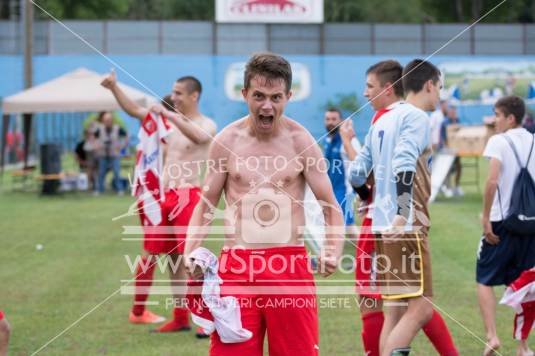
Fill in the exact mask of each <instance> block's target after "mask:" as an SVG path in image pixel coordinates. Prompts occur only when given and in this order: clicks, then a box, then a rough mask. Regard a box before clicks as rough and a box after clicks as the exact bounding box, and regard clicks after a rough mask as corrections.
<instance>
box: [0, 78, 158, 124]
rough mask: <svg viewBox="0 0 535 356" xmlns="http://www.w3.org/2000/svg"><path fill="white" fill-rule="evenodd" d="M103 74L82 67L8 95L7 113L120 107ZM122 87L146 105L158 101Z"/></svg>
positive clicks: (129, 94)
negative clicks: (108, 88)
mask: <svg viewBox="0 0 535 356" xmlns="http://www.w3.org/2000/svg"><path fill="white" fill-rule="evenodd" d="M102 78H103V75H100V74H98V73H96V72H93V71H90V70H88V69H86V68H78V69H76V70H74V71H72V72H69V73H66V74H64V75H62V76H61V77H58V78H56V79H52V80H50V81H48V82H45V83H43V84H40V85H36V86H34V87H31V88H30V89H27V90H24V91H22V92H20V93H17V94H14V95H11V96H8V97H6V98H4V99H3V101H2V111H3V113H4V115H6V114H18V113H21V114H30V113H38V112H88V111H109V110H120V107H119V104H117V101H115V98H114V97H113V95H112V94H111V92H110V91H109V90H107V89H106V88H103V87H102V86H101V85H100V81H101V80H102ZM119 86H120V87H121V89H122V90H123V91H124V92H125V93H126V95H127V96H128V97H129V98H131V99H132V100H133V101H135V102H136V103H138V104H139V105H142V106H145V107H146V106H148V105H149V104H150V103H153V102H155V99H154V97H152V96H149V95H147V94H145V93H143V92H141V91H139V90H137V89H134V88H132V87H129V86H127V85H124V84H119Z"/></svg>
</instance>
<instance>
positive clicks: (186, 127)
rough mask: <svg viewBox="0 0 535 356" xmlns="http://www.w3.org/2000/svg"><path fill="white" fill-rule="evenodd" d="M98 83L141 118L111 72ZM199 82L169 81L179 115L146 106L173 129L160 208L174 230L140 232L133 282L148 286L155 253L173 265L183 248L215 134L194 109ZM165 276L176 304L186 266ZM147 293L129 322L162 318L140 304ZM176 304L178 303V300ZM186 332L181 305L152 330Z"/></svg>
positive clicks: (187, 79)
mask: <svg viewBox="0 0 535 356" xmlns="http://www.w3.org/2000/svg"><path fill="white" fill-rule="evenodd" d="M102 86H104V87H105V88H108V89H110V90H111V92H112V93H113V95H114V96H115V99H116V100H117V102H118V103H119V105H120V106H121V108H122V109H123V110H124V111H125V112H126V113H128V114H129V115H130V116H132V117H135V118H138V119H139V120H141V121H142V122H143V121H144V120H145V118H146V117H147V115H148V113H149V110H148V109H146V108H143V107H141V106H139V105H137V104H136V103H134V102H133V101H132V100H130V99H129V98H128V97H127V96H126V95H125V94H124V92H123V91H122V90H121V89H120V88H119V86H118V85H117V79H116V76H115V73H114V72H112V73H110V74H109V75H108V76H107V77H106V78H105V79H104V80H103V81H102ZM201 91H202V88H201V83H200V82H199V81H198V80H197V79H196V78H194V77H191V76H187V77H182V78H179V79H178V80H177V81H176V82H175V83H174V84H173V92H172V95H171V100H172V102H173V104H174V108H175V109H176V111H177V112H178V113H174V112H171V111H168V110H166V109H165V108H164V107H163V106H161V105H157V106H154V107H153V108H152V109H151V110H153V111H156V112H158V113H162V114H163V115H164V116H165V117H166V118H167V119H168V120H169V121H170V122H171V124H172V128H173V130H172V132H171V134H170V135H169V137H168V139H167V143H166V145H164V160H163V164H164V168H163V186H164V189H165V202H164V203H163V206H162V223H161V226H162V227H163V228H164V229H165V227H167V226H171V227H173V226H174V227H178V230H181V231H178V232H176V231H175V233H173V234H169V233H167V234H166V233H163V234H162V233H151V232H147V231H146V232H145V236H144V246H143V247H144V256H143V259H142V261H141V263H140V264H139V265H138V270H137V272H136V286H137V287H144V289H148V288H150V285H151V283H152V275H153V272H154V267H155V265H156V258H157V255H158V254H162V253H163V254H168V255H169V257H171V259H172V260H173V266H177V265H176V263H177V262H180V261H179V260H181V256H180V255H181V254H182V253H183V251H184V239H185V235H186V234H185V232H184V230H185V229H186V228H185V227H186V226H187V225H188V223H189V220H190V218H191V214H192V213H193V209H194V207H195V205H196V204H197V202H198V201H199V196H200V194H199V192H200V190H199V187H200V185H201V182H200V175H201V169H202V167H203V165H202V164H201V162H204V161H205V160H206V157H207V154H208V147H209V144H210V141H211V140H212V138H213V136H214V135H215V132H216V125H215V123H214V122H213V121H212V120H211V119H209V118H208V117H206V116H204V115H202V114H201V113H200V111H199V99H200V96H201ZM140 218H141V223H142V225H145V224H144V222H145V219H146V216H145V211H143V209H141V210H140ZM169 273H170V278H171V280H172V285H173V286H178V288H174V289H173V294H174V297H175V303H177V302H179V301H182V300H183V298H184V295H183V294H181V293H179V292H178V290H179V289H180V287H184V286H185V282H184V281H185V279H186V270H185V267H184V263H183V262H180V263H179V264H178V268H170V271H169ZM147 298H148V294H147V293H141V292H138V291H136V295H135V302H134V306H133V308H132V312H131V313H130V322H132V323H142V324H145V323H155V322H159V321H161V319H162V318H160V317H158V316H157V315H154V314H153V313H151V312H150V311H148V310H146V309H145V305H144V302H145V301H146V300H147ZM177 304H178V303H177ZM182 330H190V326H189V317H188V310H187V308H185V307H182V306H179V305H177V306H175V308H174V310H173V320H171V321H170V322H168V323H167V324H165V325H163V326H162V327H160V328H158V329H156V330H155V331H157V332H174V331H182Z"/></svg>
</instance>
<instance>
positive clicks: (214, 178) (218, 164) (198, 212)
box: [184, 135, 228, 273]
mask: <svg viewBox="0 0 535 356" xmlns="http://www.w3.org/2000/svg"><path fill="white" fill-rule="evenodd" d="M220 137H221V135H220V136H218V137H216V138H215V139H214V141H213V142H212V144H211V145H210V150H209V153H208V161H209V162H214V165H213V167H212V166H211V167H210V168H209V169H207V172H206V177H205V179H204V185H203V186H204V187H203V189H202V193H201V199H200V200H199V203H198V204H197V206H196V207H195V210H194V212H193V215H192V217H191V220H190V223H189V226H188V233H187V237H186V244H185V248H184V256H185V257H186V264H187V263H188V262H189V257H188V256H189V255H190V254H191V252H192V251H194V250H195V249H196V248H197V247H200V246H201V244H202V240H203V239H204V238H205V237H206V235H207V233H206V231H204V229H206V228H207V227H208V226H210V224H211V222H212V220H213V216H214V214H215V212H214V211H213V207H217V205H218V203H219V199H220V198H221V193H222V192H223V188H224V186H225V182H226V180H227V167H226V164H227V156H228V151H227V150H226V149H225V148H224V145H222V144H220V143H219V142H218V139H219V138H220ZM190 272H191V273H192V272H193V271H191V270H190Z"/></svg>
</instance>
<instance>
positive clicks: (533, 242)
mask: <svg viewBox="0 0 535 356" xmlns="http://www.w3.org/2000/svg"><path fill="white" fill-rule="evenodd" d="M494 112H495V114H496V130H497V132H498V133H500V134H498V135H495V136H493V137H491V138H490V140H489V142H488V143H487V146H486V147H485V151H484V153H483V156H485V157H487V158H488V159H489V173H488V177H487V183H486V184H485V193H484V196H483V217H482V220H481V223H482V226H483V236H482V238H481V242H480V246H479V249H478V258H477V268H476V280H477V283H478V285H477V292H478V299H479V307H480V309H481V315H482V317H483V322H484V324H485V329H486V332H487V345H486V347H485V351H484V355H491V354H493V352H494V350H496V349H498V348H499V347H500V340H499V339H498V336H497V335H496V320H495V319H496V318H495V315H496V298H495V295H494V290H493V288H492V287H493V286H496V285H508V284H510V283H511V282H512V281H514V280H515V279H516V278H518V276H519V275H520V274H521V273H522V271H524V270H527V269H530V268H532V267H534V266H535V232H534V234H533V236H531V237H530V236H514V234H511V233H510V232H509V231H508V230H506V229H505V228H504V226H503V220H504V219H505V218H506V217H507V216H508V215H509V211H508V210H509V205H510V204H511V195H512V192H513V188H514V183H515V180H516V178H517V176H518V174H519V172H520V166H519V164H518V162H517V159H516V157H515V153H514V151H513V149H512V147H511V146H510V143H509V142H508V139H509V140H510V141H511V144H513V145H514V147H515V150H516V152H517V153H518V155H519V159H520V162H521V164H522V165H526V163H527V169H528V171H529V173H530V174H531V177H535V158H530V155H531V156H535V153H534V152H533V151H535V149H534V148H533V140H534V139H535V136H534V135H532V134H531V133H529V132H528V131H527V130H526V129H524V128H523V127H522V119H523V118H524V114H525V112H526V108H525V105H524V101H523V100H522V99H521V98H519V97H518V96H506V97H503V98H501V99H500V100H498V101H497V102H496V104H495V106H494ZM520 346H521V345H519V351H520V353H518V354H519V355H524V354H525V353H524V352H522V351H521V347H520Z"/></svg>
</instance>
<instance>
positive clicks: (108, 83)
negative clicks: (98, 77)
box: [100, 69, 117, 89]
mask: <svg viewBox="0 0 535 356" xmlns="http://www.w3.org/2000/svg"><path fill="white" fill-rule="evenodd" d="M100 85H102V86H103V87H104V88H106V89H112V88H113V87H114V86H115V85H117V76H116V75H115V69H112V70H111V72H110V74H108V75H107V76H106V77H105V78H104V79H103V80H102V82H100Z"/></svg>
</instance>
